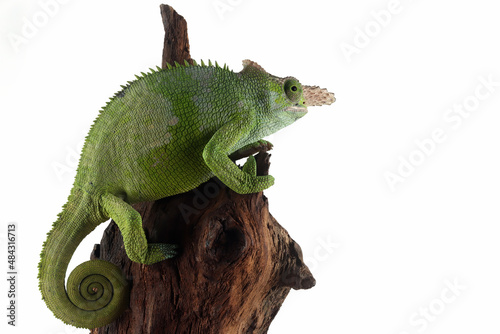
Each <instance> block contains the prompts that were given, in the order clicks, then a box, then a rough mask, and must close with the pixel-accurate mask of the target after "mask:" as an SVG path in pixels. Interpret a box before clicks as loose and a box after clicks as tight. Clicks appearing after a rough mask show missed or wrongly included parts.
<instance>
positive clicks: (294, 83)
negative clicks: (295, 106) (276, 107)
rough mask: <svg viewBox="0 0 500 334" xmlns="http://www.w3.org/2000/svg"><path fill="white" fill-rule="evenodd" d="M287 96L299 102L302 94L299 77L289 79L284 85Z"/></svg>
mask: <svg viewBox="0 0 500 334" xmlns="http://www.w3.org/2000/svg"><path fill="white" fill-rule="evenodd" d="M283 88H284V90H285V94H286V97H287V98H288V99H289V100H290V101H292V102H297V101H298V100H299V99H300V96H301V95H302V86H301V85H300V82H299V81H298V80H297V79H287V80H286V81H285V83H284V85H283Z"/></svg>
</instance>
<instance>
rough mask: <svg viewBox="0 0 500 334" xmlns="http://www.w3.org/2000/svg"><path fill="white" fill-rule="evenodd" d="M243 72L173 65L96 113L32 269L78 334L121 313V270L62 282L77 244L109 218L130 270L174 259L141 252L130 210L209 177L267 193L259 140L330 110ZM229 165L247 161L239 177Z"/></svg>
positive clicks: (106, 266)
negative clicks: (315, 109) (312, 110)
mask: <svg viewBox="0 0 500 334" xmlns="http://www.w3.org/2000/svg"><path fill="white" fill-rule="evenodd" d="M243 66H244V68H243V70H242V71H241V72H239V73H235V72H233V71H230V70H229V69H228V68H227V67H226V66H224V67H220V66H218V65H217V63H215V66H213V65H212V63H211V62H209V64H208V66H207V65H205V64H204V63H203V62H201V65H198V64H196V63H195V64H194V65H189V64H188V63H187V62H186V63H185V65H179V64H177V63H175V66H173V67H172V66H170V65H169V66H168V69H160V68H158V70H152V72H151V73H148V74H144V73H142V76H141V77H137V80H135V81H133V82H129V83H128V85H126V86H122V88H123V89H122V90H121V91H120V92H118V93H117V94H115V96H114V97H113V98H112V99H111V100H110V101H109V102H108V104H107V105H106V106H105V107H104V108H103V110H102V111H101V113H100V114H99V116H98V117H97V119H96V120H95V122H94V124H93V125H92V127H91V129H90V131H89V134H88V136H87V138H86V141H85V145H84V147H83V150H82V154H81V157H80V162H79V166H78V171H77V174H76V178H75V182H74V185H73V188H72V190H71V194H70V195H69V198H68V201H67V203H66V204H65V205H64V207H63V211H62V212H61V213H60V214H59V215H58V219H57V220H56V222H55V223H54V225H53V228H52V230H51V231H50V232H49V233H48V236H47V240H46V241H45V243H44V245H43V250H42V253H41V260H40V263H39V266H38V267H39V274H38V278H39V287H40V291H41V293H42V297H43V299H44V300H45V302H46V304H47V307H48V308H49V309H50V310H51V311H52V312H53V313H54V315H55V316H56V317H57V318H59V319H61V320H62V321H64V322H65V323H67V324H70V325H73V326H75V327H84V328H96V327H101V326H104V325H106V324H108V323H110V322H112V321H113V320H115V319H116V318H117V317H118V316H119V315H120V314H121V313H122V312H123V311H124V310H125V309H126V308H127V307H128V298H129V291H128V288H127V282H126V280H125V279H124V277H123V274H122V273H121V270H120V269H119V268H118V267H116V266H115V265H113V264H111V263H109V262H106V261H103V260H92V261H87V262H84V263H82V264H80V265H79V266H77V267H76V268H75V269H74V270H73V271H72V272H71V274H70V276H69V278H68V284H67V288H65V284H64V282H65V276H66V270H67V267H68V263H69V261H70V259H71V257H72V255H73V253H74V251H75V250H76V247H77V246H78V245H79V244H80V242H81V241H82V240H83V238H84V237H85V236H86V235H88V234H89V233H90V232H91V231H92V230H94V228H95V227H96V226H98V225H99V224H101V223H103V222H105V221H106V220H108V219H109V218H112V219H113V220H114V221H115V222H116V224H117V225H118V227H119V229H120V232H121V234H122V236H123V242H124V245H125V251H126V253H127V256H128V257H129V258H130V260H132V261H135V262H139V263H143V264H152V263H155V262H158V261H162V260H165V259H168V258H171V257H173V256H175V255H176V253H177V252H176V246H175V245H171V244H151V243H149V244H148V242H147V240H146V236H145V234H144V230H143V229H142V220H141V216H140V215H139V213H138V212H137V211H136V210H135V209H133V208H132V206H131V204H132V203H137V202H143V201H152V200H158V199H160V198H164V197H167V196H172V195H175V194H179V193H183V192H187V191H189V190H192V189H194V188H196V187H197V186H199V185H200V184H202V183H203V182H206V181H207V180H209V179H210V178H212V177H214V176H216V177H218V178H219V179H220V180H221V181H222V182H223V183H224V184H225V185H227V186H228V187H229V188H231V189H232V190H234V191H235V192H237V193H240V194H247V193H255V192H260V191H262V190H264V189H266V188H268V187H270V186H272V185H273V183H274V178H273V177H272V176H270V175H265V176H257V175H256V169H257V168H256V161H255V158H254V157H253V156H252V155H251V154H253V153H256V152H257V151H259V150H268V149H271V147H272V145H271V144H270V143H269V142H267V141H264V140H262V138H263V137H265V136H267V135H270V134H272V133H274V132H276V131H278V130H280V129H282V128H284V127H286V126H288V125H290V124H292V123H293V122H295V121H296V120H297V119H299V118H301V117H302V116H304V115H305V114H306V113H307V106H320V105H326V104H331V103H333V102H334V101H335V97H334V94H333V93H330V92H328V91H327V90H326V89H321V88H319V87H316V86H314V87H312V86H302V85H301V84H300V83H299V81H297V80H296V79H295V78H292V77H287V78H279V77H275V76H273V75H270V74H268V73H267V72H266V71H265V70H264V69H263V68H262V67H260V66H259V65H258V64H257V63H255V62H252V61H250V60H245V61H243ZM234 156H243V157H245V156H248V159H247V161H246V163H245V164H244V165H243V168H242V169H240V168H239V167H238V166H237V165H236V164H235V163H234V162H233V161H232V160H231V157H234Z"/></svg>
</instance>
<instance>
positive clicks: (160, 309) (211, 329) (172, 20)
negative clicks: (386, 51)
mask: <svg viewBox="0 0 500 334" xmlns="http://www.w3.org/2000/svg"><path fill="white" fill-rule="evenodd" d="M167 7H168V8H167ZM165 15H166V16H167V17H168V20H165ZM162 16H163V19H164V21H163V22H164V24H166V25H167V26H168V27H167V26H166V27H165V31H166V35H167V31H169V33H168V34H169V36H170V37H169V38H168V39H169V40H168V41H166V42H165V46H166V47H168V48H174V49H176V51H167V52H165V51H164V53H163V54H164V59H163V64H165V63H166V62H170V63H172V62H173V61H177V62H179V63H180V62H183V59H182V58H176V57H180V56H179V55H182V57H186V58H184V59H190V56H189V43H188V41H187V31H185V32H172V31H173V30H177V29H187V25H186V23H185V21H184V20H183V18H182V17H181V16H179V15H178V14H177V13H176V12H175V11H174V10H173V9H172V8H171V7H169V6H165V5H162ZM180 22H183V23H180ZM171 24H173V25H174V26H175V29H173V28H172V27H170V25H171ZM172 36H176V37H172ZM179 36H184V37H182V38H185V40H182V39H180V38H181V37H179ZM269 157H270V155H269V154H267V153H265V152H261V153H259V154H257V156H256V159H257V166H258V173H259V175H266V174H267V173H268V170H269V165H270V164H269ZM134 208H135V209H136V210H137V211H139V213H140V214H141V216H142V219H143V227H144V230H145V232H146V236H147V238H148V241H149V242H165V243H176V244H178V245H179V246H180V249H181V253H180V254H179V255H178V256H177V257H175V258H173V259H169V260H166V261H163V262H160V263H157V264H154V265H150V266H148V265H141V264H138V263H134V262H131V261H130V260H129V259H128V257H127V255H126V253H125V251H124V247H123V240H122V237H121V234H120V231H119V229H118V227H117V226H116V224H115V223H114V222H111V224H110V225H109V227H108V228H107V229H106V231H105V233H104V235H103V238H102V240H101V244H100V245H96V247H95V248H94V252H93V254H92V258H101V259H104V260H107V261H110V262H113V263H115V264H117V265H118V266H120V267H121V268H122V269H123V272H124V274H125V275H126V277H127V278H128V279H129V280H130V282H131V295H130V309H128V310H127V311H126V312H125V313H124V314H123V315H122V316H121V317H120V318H118V319H117V320H116V321H115V322H113V323H111V324H109V325H107V326H104V327H102V328H98V329H94V330H92V331H91V333H93V334H104V333H107V334H109V333H144V334H161V333H203V334H211V333H213V334H221V333H222V334H224V333H230V334H235V333H267V330H268V328H269V325H270V324H271V321H272V320H273V319H274V317H275V315H276V313H277V312H278V310H279V309H280V307H281V305H282V303H283V301H284V300H285V298H286V296H287V294H288V293H289V291H290V289H291V288H294V289H308V288H310V287H312V286H314V284H315V280H314V278H313V276H312V275H311V273H310V271H309V269H308V268H307V266H306V265H305V264H304V262H303V259H302V252H301V250H300V246H299V245H298V244H297V243H295V241H293V240H292V239H291V238H290V236H289V235H288V233H287V232H286V230H285V229H283V228H282V227H281V225H279V224H278V222H277V221H276V220H275V219H274V218H273V217H272V216H271V214H270V213H269V210H268V203H267V199H266V197H265V196H264V195H263V193H262V192H261V193H257V194H249V195H240V194H237V193H235V192H233V191H232V190H230V189H229V188H227V187H226V186H225V185H224V184H222V183H221V182H220V181H218V180H217V179H216V178H214V179H211V180H210V181H208V182H207V183H204V184H202V185H200V186H199V187H198V188H197V189H195V190H193V191H190V192H188V193H184V194H179V195H176V196H172V197H168V198H164V199H161V200H158V201H155V202H146V203H139V204H136V205H134Z"/></svg>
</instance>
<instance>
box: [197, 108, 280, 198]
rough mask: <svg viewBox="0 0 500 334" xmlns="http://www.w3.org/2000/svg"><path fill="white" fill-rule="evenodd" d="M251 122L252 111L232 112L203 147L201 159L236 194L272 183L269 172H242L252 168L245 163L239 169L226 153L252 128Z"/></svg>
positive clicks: (247, 192)
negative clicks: (227, 120) (236, 113)
mask: <svg viewBox="0 0 500 334" xmlns="http://www.w3.org/2000/svg"><path fill="white" fill-rule="evenodd" d="M254 122H255V119H254V117H253V114H252V113H251V111H248V113H247V114H239V115H236V116H234V118H233V120H232V121H231V122H228V123H226V124H225V125H223V126H222V127H221V128H220V129H219V130H217V131H216V132H215V134H214V135H213V136H212V138H211V139H210V140H209V141H208V143H207V145H205V148H204V149H203V160H204V161H205V163H206V164H207V166H208V168H210V170H211V171H212V173H214V175H215V176H217V177H218V178H219V180H221V181H222V182H223V183H224V184H225V185H227V186H228V187H229V188H231V189H232V190H234V191H235V192H237V193H239V194H249V193H257V192H260V191H262V190H264V189H267V188H269V187H270V186H272V185H273V183H274V178H273V177H272V176H271V175H262V176H257V175H250V174H248V173H246V172H245V171H246V170H247V169H248V170H252V172H253V168H250V167H247V168H245V169H244V170H240V169H239V168H238V167H237V166H236V165H235V164H234V162H233V161H231V159H230V158H229V157H228V155H227V152H229V151H231V148H232V147H234V145H236V143H237V142H238V141H239V140H240V139H241V138H245V137H247V136H248V134H249V133H250V132H251V131H252V129H253V126H254ZM253 146H255V145H253ZM257 146H258V145H257ZM249 163H252V161H249ZM254 163H255V161H254Z"/></svg>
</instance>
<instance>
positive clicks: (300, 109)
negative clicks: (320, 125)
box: [286, 106, 307, 113]
mask: <svg viewBox="0 0 500 334" xmlns="http://www.w3.org/2000/svg"><path fill="white" fill-rule="evenodd" d="M286 111H290V112H294V113H306V112H307V107H303V106H291V107H288V108H286Z"/></svg>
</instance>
